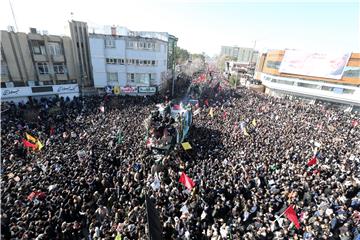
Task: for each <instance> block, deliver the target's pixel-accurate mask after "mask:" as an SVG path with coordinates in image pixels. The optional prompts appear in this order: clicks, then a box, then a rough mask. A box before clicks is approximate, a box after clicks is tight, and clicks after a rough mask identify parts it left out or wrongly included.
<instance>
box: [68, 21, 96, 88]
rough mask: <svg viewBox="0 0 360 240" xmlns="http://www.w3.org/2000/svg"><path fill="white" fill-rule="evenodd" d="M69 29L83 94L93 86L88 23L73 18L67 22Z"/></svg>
mask: <svg viewBox="0 0 360 240" xmlns="http://www.w3.org/2000/svg"><path fill="white" fill-rule="evenodd" d="M69 31H70V36H71V40H72V48H73V52H74V63H75V66H76V71H77V72H76V73H77V75H78V77H79V85H80V87H81V91H82V93H83V94H84V93H86V92H91V90H92V88H93V87H94V79H93V74H92V66H91V57H90V44H89V32H88V25H87V23H86V22H80V21H74V20H73V21H71V22H69Z"/></svg>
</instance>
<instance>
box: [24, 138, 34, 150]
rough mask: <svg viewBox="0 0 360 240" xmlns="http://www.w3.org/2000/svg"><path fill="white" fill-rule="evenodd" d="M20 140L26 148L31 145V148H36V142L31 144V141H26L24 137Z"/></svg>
mask: <svg viewBox="0 0 360 240" xmlns="http://www.w3.org/2000/svg"><path fill="white" fill-rule="evenodd" d="M22 142H23V144H24V146H25V147H27V148H29V147H31V148H33V149H36V144H33V143H31V142H28V141H26V140H25V139H23V140H22Z"/></svg>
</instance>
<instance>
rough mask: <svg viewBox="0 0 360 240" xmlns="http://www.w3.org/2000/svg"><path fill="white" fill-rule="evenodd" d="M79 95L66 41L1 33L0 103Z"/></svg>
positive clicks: (8, 32)
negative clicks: (30, 98)
mask: <svg viewBox="0 0 360 240" xmlns="http://www.w3.org/2000/svg"><path fill="white" fill-rule="evenodd" d="M54 95H58V96H60V97H70V98H72V97H74V96H78V95H79V87H78V85H77V74H76V66H75V64H74V52H73V48H72V42H71V39H70V38H69V37H60V36H54V35H47V34H39V33H38V32H37V31H36V29H34V28H31V29H30V33H28V34H26V33H21V32H14V31H1V100H2V101H14V102H20V101H24V102H26V101H28V100H29V97H32V98H39V97H44V96H54Z"/></svg>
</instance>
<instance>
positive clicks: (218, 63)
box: [216, 55, 237, 71]
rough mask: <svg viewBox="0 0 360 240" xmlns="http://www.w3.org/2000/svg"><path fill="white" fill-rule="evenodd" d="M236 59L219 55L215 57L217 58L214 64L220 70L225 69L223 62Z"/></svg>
mask: <svg viewBox="0 0 360 240" xmlns="http://www.w3.org/2000/svg"><path fill="white" fill-rule="evenodd" d="M236 60H237V59H236V57H230V56H226V55H221V56H219V57H217V59H216V66H217V68H218V69H220V70H221V71H225V62H227V61H236Z"/></svg>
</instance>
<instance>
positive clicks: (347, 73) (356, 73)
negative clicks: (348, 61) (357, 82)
mask: <svg viewBox="0 0 360 240" xmlns="http://www.w3.org/2000/svg"><path fill="white" fill-rule="evenodd" d="M343 77H349V78H359V77H360V67H351V66H346V67H345V69H344V74H343Z"/></svg>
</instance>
